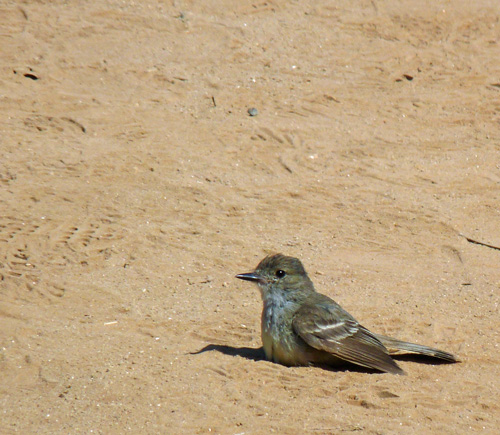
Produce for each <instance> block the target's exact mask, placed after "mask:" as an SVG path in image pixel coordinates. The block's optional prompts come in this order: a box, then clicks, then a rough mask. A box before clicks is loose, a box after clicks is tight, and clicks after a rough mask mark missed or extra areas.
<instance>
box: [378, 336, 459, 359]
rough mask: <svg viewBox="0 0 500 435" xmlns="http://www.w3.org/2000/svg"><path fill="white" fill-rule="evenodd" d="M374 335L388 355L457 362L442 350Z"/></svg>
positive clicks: (452, 356)
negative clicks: (407, 355) (406, 355)
mask: <svg viewBox="0 0 500 435" xmlns="http://www.w3.org/2000/svg"><path fill="white" fill-rule="evenodd" d="M374 335H375V336H376V337H377V338H378V339H379V340H380V341H381V342H382V344H383V345H384V346H385V347H386V348H387V350H388V351H389V355H403V354H408V353H412V354H418V355H425V356H430V357H433V358H438V359H442V360H443V361H448V362H458V361H459V359H458V358H457V357H456V356H455V355H452V354H451V353H448V352H445V351H444V350H440V349H435V348H433V347H429V346H423V345H421V344H415V343H408V342H406V341H401V340H397V339H396V338H391V337H386V336H385V335H380V334H374Z"/></svg>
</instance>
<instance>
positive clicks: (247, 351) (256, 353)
mask: <svg viewBox="0 0 500 435" xmlns="http://www.w3.org/2000/svg"><path fill="white" fill-rule="evenodd" d="M212 350H216V351H217V352H220V353H223V354H224V355H230V356H241V357H242V358H246V359H249V360H252V361H264V360H265V359H266V355H265V354H264V348H263V347H258V348H253V347H233V346H224V345H222V344H209V345H207V346H205V347H204V348H203V349H200V350H198V351H196V352H191V355H199V354H200V353H205V352H210V351H212Z"/></svg>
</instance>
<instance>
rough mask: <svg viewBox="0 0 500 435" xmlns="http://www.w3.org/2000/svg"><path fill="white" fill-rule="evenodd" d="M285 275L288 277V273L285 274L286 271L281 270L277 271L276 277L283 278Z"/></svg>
mask: <svg viewBox="0 0 500 435" xmlns="http://www.w3.org/2000/svg"><path fill="white" fill-rule="evenodd" d="M285 275H286V273H285V271H284V270H281V269H280V270H277V271H276V276H277V277H278V278H283V277H284V276H285Z"/></svg>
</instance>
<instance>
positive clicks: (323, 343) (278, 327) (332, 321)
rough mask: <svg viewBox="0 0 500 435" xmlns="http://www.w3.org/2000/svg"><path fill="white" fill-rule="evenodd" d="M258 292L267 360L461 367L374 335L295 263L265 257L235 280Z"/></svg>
mask: <svg viewBox="0 0 500 435" xmlns="http://www.w3.org/2000/svg"><path fill="white" fill-rule="evenodd" d="M236 278H240V279H244V280H247V281H252V282H254V283H256V284H257V286H258V287H259V289H260V292H261V295H262V300H263V302H264V308H263V310H262V344H263V346H264V352H265V354H266V358H267V359H268V360H269V361H274V362H276V363H280V364H284V365H286V366H302V365H314V364H317V365H331V366H337V365H339V364H341V363H343V362H346V361H347V362H350V363H353V364H357V365H360V366H363V367H368V368H370V369H376V370H379V371H382V372H388V373H393V374H398V375H401V374H404V371H403V370H402V369H401V368H400V367H399V366H398V365H397V364H396V362H395V361H394V360H393V359H392V358H391V356H390V355H399V354H405V353H410V354H420V355H426V356H430V357H434V358H439V359H441V360H444V361H448V362H457V361H458V360H457V358H455V356H453V355H452V354H450V353H448V352H444V351H442V350H439V349H433V348H431V347H427V346H422V345H420V344H413V343H407V342H405V341H400V340H397V339H395V338H390V337H386V336H384V335H380V334H375V333H373V332H370V331H369V330H368V329H366V328H364V327H363V326H361V325H360V324H359V323H358V322H357V320H356V319H355V318H354V317H352V316H351V315H350V314H349V313H348V312H347V311H345V310H344V309H343V308H342V307H341V306H340V305H339V304H337V303H336V302H335V301H334V300H332V299H330V298H329V297H328V296H325V295H322V294H321V293H317V292H316V290H315V289H314V285H313V283H312V281H311V280H310V279H309V276H308V275H307V273H306V271H305V269H304V266H302V263H301V262H300V260H298V259H297V258H293V257H286V256H284V255H282V254H275V255H270V256H267V257H266V258H264V259H263V260H262V261H261V262H260V263H259V265H258V266H257V268H256V269H255V271H254V272H251V273H242V274H240V275H236Z"/></svg>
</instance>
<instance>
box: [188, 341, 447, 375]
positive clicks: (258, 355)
mask: <svg viewBox="0 0 500 435" xmlns="http://www.w3.org/2000/svg"><path fill="white" fill-rule="evenodd" d="M213 350H215V351H217V352H220V353H223V354H224V355H229V356H240V357H242V358H246V359H248V360H251V361H266V355H265V353H264V348H263V347H257V348H253V347H233V346H227V345H222V344H209V345H207V346H205V347H204V348H202V349H200V350H198V351H196V352H190V354H191V355H199V354H202V353H205V352H211V351H213ZM391 357H392V358H393V359H395V360H398V361H410V362H417V363H423V364H429V365H441V364H450V363H451V362H449V361H443V360H440V359H437V358H432V357H430V356H425V355H414V354H404V355H392V356H391ZM313 366H315V367H320V368H322V369H324V370H328V371H333V372H346V371H349V372H359V373H381V372H379V371H378V370H372V369H369V368H366V367H361V366H358V365H355V364H350V363H348V362H346V363H345V364H344V365H342V366H339V367H332V366H328V365H323V364H314V365H313Z"/></svg>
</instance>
